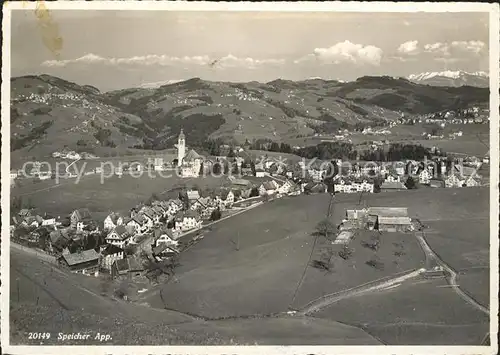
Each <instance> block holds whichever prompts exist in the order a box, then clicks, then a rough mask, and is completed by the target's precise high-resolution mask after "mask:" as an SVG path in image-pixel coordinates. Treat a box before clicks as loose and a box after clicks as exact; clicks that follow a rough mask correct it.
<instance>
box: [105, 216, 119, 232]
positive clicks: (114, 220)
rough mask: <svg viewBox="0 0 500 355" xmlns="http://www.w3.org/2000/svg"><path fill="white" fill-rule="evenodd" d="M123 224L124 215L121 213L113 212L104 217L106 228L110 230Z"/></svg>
mask: <svg viewBox="0 0 500 355" xmlns="http://www.w3.org/2000/svg"><path fill="white" fill-rule="evenodd" d="M122 224H123V216H121V215H120V214H119V213H115V212H111V213H110V214H109V215H108V216H107V217H106V218H105V219H104V230H105V231H110V230H112V229H114V228H116V227H117V226H119V225H122Z"/></svg>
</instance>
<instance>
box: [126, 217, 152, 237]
mask: <svg viewBox="0 0 500 355" xmlns="http://www.w3.org/2000/svg"><path fill="white" fill-rule="evenodd" d="M125 226H126V227H127V228H128V229H129V232H131V233H138V234H143V233H146V232H147V231H148V230H149V229H150V228H151V227H152V226H153V223H152V221H151V220H150V219H146V217H144V215H142V214H140V213H137V214H136V215H135V216H134V218H132V219H131V220H130V221H128V222H127V223H126V224H125Z"/></svg>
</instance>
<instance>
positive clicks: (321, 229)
mask: <svg viewBox="0 0 500 355" xmlns="http://www.w3.org/2000/svg"><path fill="white" fill-rule="evenodd" d="M335 229H336V228H335V225H334V224H333V223H332V221H330V220H329V219H324V220H322V221H320V222H319V223H318V224H317V225H316V233H318V234H319V235H321V236H323V237H325V238H326V239H330V238H331V236H332V234H334V233H335Z"/></svg>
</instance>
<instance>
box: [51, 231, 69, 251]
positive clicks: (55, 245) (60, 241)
mask: <svg viewBox="0 0 500 355" xmlns="http://www.w3.org/2000/svg"><path fill="white" fill-rule="evenodd" d="M73 234H74V230H72V229H71V228H62V229H58V230H55V231H52V232H50V234H49V238H50V247H51V248H52V249H53V250H55V251H58V252H61V251H62V250H63V249H64V248H66V247H67V246H68V245H69V244H70V243H71V240H72V239H73Z"/></svg>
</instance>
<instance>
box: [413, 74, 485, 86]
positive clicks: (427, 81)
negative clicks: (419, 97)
mask: <svg viewBox="0 0 500 355" xmlns="http://www.w3.org/2000/svg"><path fill="white" fill-rule="evenodd" d="M408 80H410V81H413V82H415V83H418V84H423V85H432V86H455V87H458V86H476V87H482V88H487V87H489V81H490V79H489V76H488V74H487V73H486V72H482V71H478V72H473V73H467V72H464V71H460V70H459V71H450V70H447V71H442V72H425V73H420V74H412V75H410V76H408Z"/></svg>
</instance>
